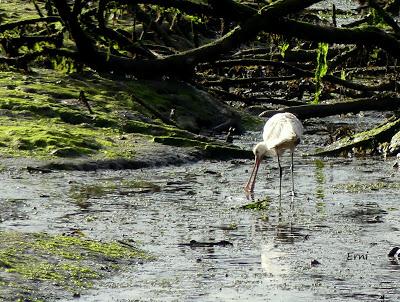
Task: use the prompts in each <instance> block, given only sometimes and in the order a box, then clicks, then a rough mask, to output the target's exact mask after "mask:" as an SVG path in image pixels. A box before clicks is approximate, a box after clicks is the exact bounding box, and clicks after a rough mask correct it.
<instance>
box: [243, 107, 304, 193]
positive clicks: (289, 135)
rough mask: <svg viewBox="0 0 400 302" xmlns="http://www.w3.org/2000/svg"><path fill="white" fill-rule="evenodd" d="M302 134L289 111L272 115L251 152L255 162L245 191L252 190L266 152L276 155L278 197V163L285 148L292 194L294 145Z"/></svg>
mask: <svg viewBox="0 0 400 302" xmlns="http://www.w3.org/2000/svg"><path fill="white" fill-rule="evenodd" d="M302 135H303V125H302V124H301V122H300V121H299V120H298V119H297V117H296V116H295V115H293V114H291V113H288V112H285V113H278V114H275V115H274V116H272V117H271V118H270V119H269V120H268V121H267V122H266V124H265V126H264V132H263V141H262V142H260V143H258V144H257V145H256V146H255V147H254V149H253V153H254V155H255V163H254V167H253V170H252V172H251V174H250V179H249V181H248V182H247V184H246V187H245V191H246V192H253V190H254V185H255V182H256V177H257V171H258V168H259V166H260V163H261V160H262V159H263V157H264V156H265V155H266V154H270V155H272V156H277V158H278V165H279V198H280V196H281V183H282V167H281V164H280V159H279V158H280V156H281V155H282V154H283V153H284V152H285V150H290V153H291V159H292V165H291V175H292V195H293V196H294V181H293V152H294V149H295V147H296V146H297V145H298V144H299V143H300V139H301V136H302Z"/></svg>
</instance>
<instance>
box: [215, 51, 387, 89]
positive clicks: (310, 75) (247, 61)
mask: <svg viewBox="0 0 400 302" xmlns="http://www.w3.org/2000/svg"><path fill="white" fill-rule="evenodd" d="M246 65H247V66H249V65H250V66H255V65H259V66H274V67H280V68H284V69H286V70H288V71H291V72H293V73H295V74H296V75H298V76H301V77H308V78H314V76H315V74H314V72H313V71H308V70H304V69H301V68H298V67H296V66H293V65H291V64H288V63H285V62H278V61H271V60H263V59H234V60H219V61H216V62H214V63H213V64H212V66H214V67H222V66H223V67H229V66H246ZM321 80H322V81H326V82H330V83H332V84H337V85H340V86H343V87H345V88H349V89H354V90H360V91H385V90H393V89H394V88H395V83H393V82H388V83H383V84H380V85H377V86H367V85H363V84H359V83H354V82H350V81H347V80H343V79H341V78H338V77H336V76H333V75H330V74H327V75H325V76H324V77H323V78H322V79H321Z"/></svg>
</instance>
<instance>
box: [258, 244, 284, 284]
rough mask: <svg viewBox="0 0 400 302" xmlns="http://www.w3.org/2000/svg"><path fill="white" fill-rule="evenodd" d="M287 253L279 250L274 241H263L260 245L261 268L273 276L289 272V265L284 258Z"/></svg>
mask: <svg viewBox="0 0 400 302" xmlns="http://www.w3.org/2000/svg"><path fill="white" fill-rule="evenodd" d="M286 257H287V253H286V252H284V251H282V250H280V249H279V248H278V247H277V246H276V245H275V244H274V243H272V242H269V243H264V244H262V246H261V268H262V270H263V271H264V272H265V273H267V274H270V275H272V276H274V277H277V276H282V277H283V276H284V275H287V274H289V272H290V266H289V264H287V263H285V261H284V259H285V258H286Z"/></svg>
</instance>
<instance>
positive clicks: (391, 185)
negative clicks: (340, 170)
mask: <svg viewBox="0 0 400 302" xmlns="http://www.w3.org/2000/svg"><path fill="white" fill-rule="evenodd" d="M333 188H334V189H335V190H340V191H345V192H348V193H363V192H370V191H380V190H389V189H396V190H397V189H400V183H395V182H382V181H380V182H372V183H361V182H359V183H344V184H337V185H334V186H333Z"/></svg>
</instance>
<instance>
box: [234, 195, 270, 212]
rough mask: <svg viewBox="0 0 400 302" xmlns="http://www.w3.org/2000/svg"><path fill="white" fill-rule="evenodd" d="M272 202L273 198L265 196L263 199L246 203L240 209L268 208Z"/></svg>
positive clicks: (258, 209)
mask: <svg viewBox="0 0 400 302" xmlns="http://www.w3.org/2000/svg"><path fill="white" fill-rule="evenodd" d="M270 203H271V200H270V199H269V198H265V199H263V200H258V201H255V202H251V203H248V204H245V205H243V206H241V207H240V209H243V210H257V211H262V210H268V209H269V205H270Z"/></svg>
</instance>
